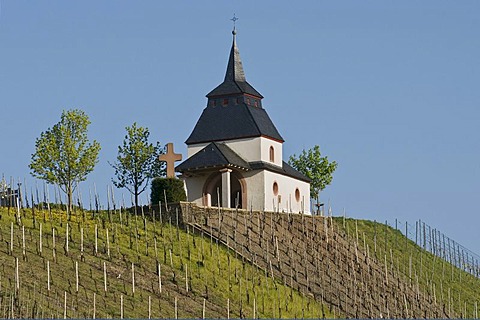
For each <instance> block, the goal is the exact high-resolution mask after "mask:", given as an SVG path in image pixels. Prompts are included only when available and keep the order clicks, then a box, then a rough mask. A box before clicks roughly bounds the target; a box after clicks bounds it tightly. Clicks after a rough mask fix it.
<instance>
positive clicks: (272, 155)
mask: <svg viewBox="0 0 480 320" xmlns="http://www.w3.org/2000/svg"><path fill="white" fill-rule="evenodd" d="M269 154H270V162H275V149H273V146H270V151H269Z"/></svg>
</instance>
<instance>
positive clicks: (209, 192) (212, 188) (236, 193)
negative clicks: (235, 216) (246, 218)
mask: <svg viewBox="0 0 480 320" xmlns="http://www.w3.org/2000/svg"><path fill="white" fill-rule="evenodd" d="M246 195H247V188H246V183H245V179H244V178H243V177H242V175H241V174H240V173H239V172H236V171H232V172H231V173H230V207H231V208H239V209H242V208H245V207H246V203H247V201H246V199H247V196H246ZM203 198H204V199H203V203H204V205H205V206H207V207H217V206H219V205H220V206H221V205H223V204H222V203H221V201H222V200H221V199H222V173H221V172H214V173H212V174H211V175H210V176H209V177H208V178H207V180H206V181H205V184H204V186H203Z"/></svg>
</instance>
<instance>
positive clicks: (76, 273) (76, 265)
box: [75, 261, 78, 292]
mask: <svg viewBox="0 0 480 320" xmlns="http://www.w3.org/2000/svg"><path fill="white" fill-rule="evenodd" d="M75 283H76V286H75V288H76V292H78V261H75Z"/></svg>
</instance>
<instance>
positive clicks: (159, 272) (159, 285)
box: [158, 263, 162, 293]
mask: <svg viewBox="0 0 480 320" xmlns="http://www.w3.org/2000/svg"><path fill="white" fill-rule="evenodd" d="M158 291H159V292H160V293H162V269H160V263H158Z"/></svg>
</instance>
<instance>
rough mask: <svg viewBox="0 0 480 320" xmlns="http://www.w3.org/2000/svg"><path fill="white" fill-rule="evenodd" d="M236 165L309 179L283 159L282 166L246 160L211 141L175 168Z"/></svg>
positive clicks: (176, 169) (304, 179)
mask: <svg viewBox="0 0 480 320" xmlns="http://www.w3.org/2000/svg"><path fill="white" fill-rule="evenodd" d="M223 167H231V168H232V167H236V168H239V169H242V170H245V171H250V170H268V171H272V172H276V173H280V174H282V175H286V176H289V177H292V178H295V179H298V180H302V181H305V182H310V181H311V180H310V179H309V178H308V177H306V176H305V175H303V174H302V173H300V172H299V171H297V170H296V169H294V168H292V167H291V166H290V165H289V164H288V163H286V162H285V161H283V164H282V167H279V166H275V165H272V164H270V163H267V162H263V161H256V162H247V161H245V160H244V159H243V158H242V157H241V156H239V155H238V154H237V153H236V152H235V151H233V150H232V149H230V148H229V147H228V146H227V145H225V144H223V143H217V142H212V143H210V144H208V145H207V146H206V147H205V148H203V149H202V150H200V151H199V152H197V153H195V154H194V155H193V156H191V157H190V158H188V159H187V160H185V161H184V162H182V163H181V164H180V165H178V166H177V167H176V168H175V171H177V172H182V173H184V172H195V171H198V170H204V169H212V168H223Z"/></svg>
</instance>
